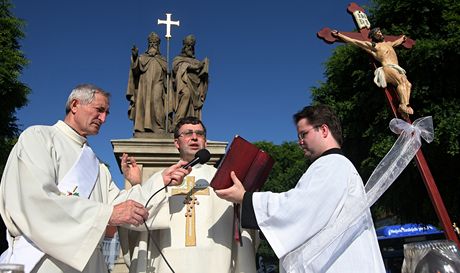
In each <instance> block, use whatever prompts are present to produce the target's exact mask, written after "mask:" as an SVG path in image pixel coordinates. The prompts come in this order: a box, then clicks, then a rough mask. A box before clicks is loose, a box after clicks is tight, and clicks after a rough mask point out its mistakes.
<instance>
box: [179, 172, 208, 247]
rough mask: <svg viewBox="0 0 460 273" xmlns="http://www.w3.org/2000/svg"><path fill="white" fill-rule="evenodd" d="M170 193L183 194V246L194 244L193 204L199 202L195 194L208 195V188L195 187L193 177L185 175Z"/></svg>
mask: <svg viewBox="0 0 460 273" xmlns="http://www.w3.org/2000/svg"><path fill="white" fill-rule="evenodd" d="M171 195H185V198H184V204H185V205H186V211H185V246H196V226H195V205H199V204H200V203H199V201H198V200H197V197H196V195H209V188H204V189H202V188H195V177H194V176H187V177H185V181H184V183H183V184H182V185H181V186H179V187H178V188H175V189H173V190H172V193H171Z"/></svg>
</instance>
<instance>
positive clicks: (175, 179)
mask: <svg viewBox="0 0 460 273" xmlns="http://www.w3.org/2000/svg"><path fill="white" fill-rule="evenodd" d="M185 164H187V162H185V161H182V160H181V161H179V162H178V163H177V164H174V165H172V166H171V167H169V168H167V169H165V170H164V171H163V172H162V173H161V175H162V176H163V183H164V184H165V185H170V186H178V185H180V184H182V181H183V180H184V177H185V176H186V175H188V174H189V173H190V172H191V171H192V168H191V167H189V168H188V169H184V168H182V166H184V165H185Z"/></svg>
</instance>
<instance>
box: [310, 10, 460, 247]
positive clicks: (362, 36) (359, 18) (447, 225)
mask: <svg viewBox="0 0 460 273" xmlns="http://www.w3.org/2000/svg"><path fill="white" fill-rule="evenodd" d="M347 11H348V12H349V13H351V14H352V15H353V17H354V20H355V23H356V25H357V27H358V29H359V32H340V33H341V34H342V35H345V36H347V37H349V38H353V39H356V40H360V41H370V39H369V38H368V34H369V31H370V29H369V28H370V23H369V21H368V20H367V16H366V14H365V13H364V9H363V8H361V7H360V6H358V5H357V4H355V3H350V4H349V5H348V8H347ZM317 36H318V37H319V38H320V39H323V40H324V41H325V42H327V43H329V44H332V43H334V42H336V41H340V40H339V39H338V38H337V37H335V36H333V35H332V31H331V29H330V28H323V29H322V30H321V31H319V32H318V33H317ZM399 38H400V36H384V40H385V41H395V40H396V39H399ZM414 44H415V41H414V40H411V39H406V40H405V41H404V43H402V44H401V45H402V46H404V47H406V48H411V47H412V46H413V45H414ZM374 64H375V63H374ZM385 95H386V98H387V101H388V104H389V105H390V108H391V110H392V112H393V115H394V116H395V117H398V110H397V106H396V105H398V101H397V99H395V98H396V96H397V94H396V92H395V90H394V88H389V87H387V88H385ZM403 118H404V119H405V120H406V121H407V122H409V123H412V122H411V120H410V118H409V117H408V116H405V117H404V116H403ZM415 162H416V164H417V167H418V169H419V172H420V175H421V176H422V179H423V182H424V183H425V187H426V188H427V190H428V195H429V196H430V199H431V203H432V204H433V206H434V209H435V212H436V214H437V216H438V219H439V220H440V222H441V225H442V227H443V229H444V233H445V235H446V238H447V239H449V240H451V241H453V242H455V244H456V245H457V246H458V247H460V242H459V239H458V237H457V235H456V234H455V232H454V229H453V226H452V222H451V220H450V217H449V215H448V213H447V210H446V207H445V206H444V202H443V200H442V198H441V195H440V193H439V191H438V187H437V186H436V183H435V181H434V178H433V176H432V174H431V171H430V168H429V167H428V164H427V162H426V160H425V156H424V155H423V152H422V150H421V149H419V150H418V152H417V153H416V155H415Z"/></svg>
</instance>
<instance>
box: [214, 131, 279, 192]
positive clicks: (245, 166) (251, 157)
mask: <svg viewBox="0 0 460 273" xmlns="http://www.w3.org/2000/svg"><path fill="white" fill-rule="evenodd" d="M274 163H275V161H274V160H273V158H272V157H271V156H270V155H269V154H268V153H267V152H265V151H263V150H261V149H259V148H258V147H257V146H256V145H254V144H252V143H250V142H248V141H247V140H245V139H244V138H242V137H240V136H238V135H236V136H235V138H233V141H232V143H231V144H230V147H229V148H228V150H227V153H226V154H225V156H224V158H223V159H222V161H221V162H220V164H219V167H218V168H217V172H216V174H215V175H214V178H213V179H212V181H211V187H213V188H214V189H216V190H220V189H226V188H229V187H231V186H232V185H233V181H232V179H231V178H230V172H231V171H235V174H236V176H237V177H238V178H239V179H240V181H241V183H243V186H244V188H245V190H246V191H250V192H255V191H259V190H260V188H262V186H263V184H264V183H265V181H266V180H267V178H268V175H269V174H270V171H271V169H272V168H273V164H274Z"/></svg>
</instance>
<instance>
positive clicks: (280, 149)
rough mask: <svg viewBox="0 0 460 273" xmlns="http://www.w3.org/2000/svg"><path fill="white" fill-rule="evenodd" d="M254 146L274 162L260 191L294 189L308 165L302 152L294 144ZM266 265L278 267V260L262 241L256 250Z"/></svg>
mask: <svg viewBox="0 0 460 273" xmlns="http://www.w3.org/2000/svg"><path fill="white" fill-rule="evenodd" d="M255 145H256V146H257V147H259V148H260V149H262V150H264V151H266V152H267V153H268V154H270V155H271V156H272V157H273V159H274V160H275V164H274V165H273V169H272V171H271V173H270V176H269V177H268V179H267V181H266V183H265V184H264V186H263V187H262V191H271V192H285V191H288V190H289V189H292V188H294V186H295V185H296V184H297V182H298V180H299V179H300V177H301V176H302V174H303V173H304V172H305V170H306V169H307V167H308V165H307V162H306V160H305V157H304V155H303V152H302V150H301V149H300V148H299V145H298V144H297V143H296V142H284V143H282V144H281V145H275V144H273V143H271V142H265V141H261V142H256V143H255ZM257 252H258V254H259V255H261V256H262V257H263V259H264V261H265V263H266V264H273V265H275V266H278V258H277V257H276V255H275V253H274V252H273V250H272V249H271V247H270V245H269V244H268V243H267V241H265V240H262V241H261V244H260V247H259V249H258V251H257Z"/></svg>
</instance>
